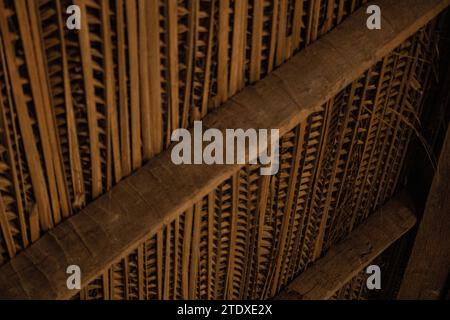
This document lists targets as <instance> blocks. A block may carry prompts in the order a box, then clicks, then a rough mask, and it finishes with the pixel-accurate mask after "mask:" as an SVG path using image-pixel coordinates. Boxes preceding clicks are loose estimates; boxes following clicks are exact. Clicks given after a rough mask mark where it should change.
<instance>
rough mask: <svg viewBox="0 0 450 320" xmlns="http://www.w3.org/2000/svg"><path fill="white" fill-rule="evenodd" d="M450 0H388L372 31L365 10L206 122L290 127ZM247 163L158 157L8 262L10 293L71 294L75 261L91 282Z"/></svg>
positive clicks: (4, 294) (2, 277)
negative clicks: (184, 162) (189, 162)
mask: <svg viewBox="0 0 450 320" xmlns="http://www.w3.org/2000/svg"><path fill="white" fill-rule="evenodd" d="M449 3H450V0H441V1H436V0H395V1H393V0H381V1H377V4H378V5H379V6H380V7H382V30H379V31H370V30H368V29H367V28H366V27H365V25H366V19H367V15H366V13H365V8H363V10H359V11H358V12H356V13H355V14H353V15H352V16H351V17H349V18H348V19H347V21H345V22H344V23H343V24H342V25H340V26H339V27H337V28H336V29H335V30H334V31H332V32H331V33H329V34H328V35H326V36H324V37H323V38H322V39H320V40H318V41H317V42H315V43H314V44H312V45H311V46H310V47H308V48H307V49H305V50H304V51H303V52H301V53H300V54H298V55H297V56H295V57H293V58H292V59H291V60H290V61H289V62H287V63H286V64H284V65H282V66H281V67H280V68H279V69H277V70H276V71H274V72H273V73H272V74H271V75H269V76H268V77H266V78H265V79H264V80H262V81H259V82H257V83H256V84H255V85H253V86H250V87H248V88H246V89H245V90H243V91H242V92H241V93H239V94H238V95H236V96H235V97H233V98H232V99H230V100H229V101H228V102H226V103H225V106H224V107H223V108H220V109H219V110H218V111H217V112H214V113H212V114H210V115H208V116H207V117H206V118H205V119H204V121H203V125H204V127H214V128H218V129H222V130H224V129H225V128H243V129H246V128H279V129H280V134H281V135H282V134H284V133H286V132H287V131H288V130H290V129H292V128H293V127H294V126H295V125H297V124H298V123H299V122H300V121H301V120H302V119H304V118H305V117H306V116H307V115H309V114H310V113H312V112H313V111H315V110H316V109H317V108H319V107H320V106H321V105H322V104H323V103H325V102H326V101H328V100H329V99H330V98H331V97H332V96H333V94H335V93H336V92H338V91H339V90H341V89H343V88H344V87H345V86H346V85H348V84H349V83H350V82H351V81H353V80H354V79H356V78H357V77H358V76H359V75H360V74H362V73H363V72H364V71H365V70H367V69H368V68H369V67H370V66H372V65H373V64H374V63H375V62H376V61H378V60H379V59H380V58H382V57H383V56H385V55H386V54H388V53H389V52H391V51H392V50H393V49H394V48H395V47H396V46H397V45H399V44H400V43H402V42H403V41H404V40H405V39H407V38H408V37H409V36H411V35H412V34H414V33H415V32H416V31H417V30H418V29H419V28H421V27H422V26H424V25H425V24H426V23H427V22H429V21H430V20H431V19H433V18H434V17H435V16H436V15H438V14H439V13H440V12H441V11H442V10H444V9H445V8H446V7H447V6H448V5H449ZM238 169H239V166H238V165H234V166H204V165H198V166H175V165H174V164H172V162H171V160H170V151H167V152H164V153H163V154H161V155H160V156H157V157H156V158H154V159H152V160H151V161H150V162H149V163H148V164H147V165H146V166H144V167H143V168H142V169H140V170H139V171H138V172H136V173H135V174H134V175H132V176H131V177H129V178H127V179H125V180H123V181H122V182H120V183H119V184H118V185H117V186H115V187H114V188H113V189H112V190H111V191H110V192H108V193H107V194H105V195H104V196H102V197H100V198H99V199H97V200H96V201H94V202H93V203H91V204H90V205H89V206H88V207H87V208H86V209H84V210H83V211H82V212H80V213H79V214H77V215H75V216H74V217H71V218H69V219H68V220H67V221H65V222H63V223H62V224H60V225H59V226H57V227H56V228H55V229H53V230H51V231H49V232H48V233H47V234H46V235H45V236H43V237H42V238H41V239H40V240H39V241H37V242H36V243H35V244H33V245H32V246H31V247H29V248H28V249H26V250H25V251H24V252H22V253H21V254H19V255H18V256H17V257H16V258H15V259H12V260H11V261H10V262H8V263H7V264H5V265H4V266H2V267H1V268H0V297H1V298H34V299H65V298H70V297H71V296H72V295H73V294H74V292H73V291H69V290H68V289H67V287H66V278H67V274H66V272H65V271H66V267H67V266H68V265H71V264H76V265H78V266H80V267H81V270H82V272H83V277H82V285H85V284H87V283H89V282H90V281H91V280H92V279H94V278H95V277H96V275H97V274H98V273H99V272H101V271H102V270H104V269H105V268H107V267H108V266H109V265H111V264H112V263H113V262H115V261H116V260H117V259H118V258H119V257H120V256H121V255H123V254H124V253H126V252H128V251H129V250H131V249H132V248H134V247H135V246H136V245H137V244H139V243H140V242H142V241H143V239H144V238H145V237H147V236H148V235H149V234H153V233H154V232H155V231H156V230H158V229H159V228H161V226H162V225H164V224H165V223H166V222H168V221H170V220H171V219H172V218H173V217H176V216H177V215H179V214H181V213H182V212H183V211H184V210H185V209H187V208H188V207H190V206H192V205H193V204H194V203H195V202H196V201H198V200H199V199H201V197H203V196H204V195H206V194H207V193H208V192H209V191H210V190H211V189H213V188H214V187H216V186H217V185H218V184H219V183H221V182H222V181H223V179H224V178H226V177H229V176H230V175H232V174H233V173H234V172H236V171H237V170H238Z"/></svg>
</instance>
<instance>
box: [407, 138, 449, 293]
mask: <svg viewBox="0 0 450 320" xmlns="http://www.w3.org/2000/svg"><path fill="white" fill-rule="evenodd" d="M449 194H450V130H447V135H446V138H445V141H444V144H443V147H442V151H441V156H440V159H439V163H438V167H437V171H436V173H435V175H434V178H433V183H432V185H431V189H430V193H429V195H428V200H427V203H426V206H425V212H424V215H423V217H422V220H421V222H420V225H419V229H418V232H417V236H416V239H415V242H414V246H413V249H412V252H411V256H410V258H409V262H408V265H407V267H406V271H405V275H404V278H403V282H402V285H401V287H400V291H399V294H398V298H399V299H429V300H430V299H440V298H444V297H445V295H446V292H445V290H446V287H445V286H446V281H448V277H449V276H450V241H449V239H448V237H449V235H450V197H449Z"/></svg>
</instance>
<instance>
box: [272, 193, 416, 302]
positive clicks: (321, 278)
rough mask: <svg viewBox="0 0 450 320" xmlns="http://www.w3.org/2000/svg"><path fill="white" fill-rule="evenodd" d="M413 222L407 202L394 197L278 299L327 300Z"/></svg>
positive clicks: (410, 226) (303, 274)
mask: <svg viewBox="0 0 450 320" xmlns="http://www.w3.org/2000/svg"><path fill="white" fill-rule="evenodd" d="M415 222H416V217H415V214H414V212H413V209H412V206H411V202H410V201H409V198H408V197H407V196H406V195H404V194H403V195H401V196H398V197H397V198H394V199H393V200H391V201H390V202H388V203H387V204H386V205H385V206H383V207H382V208H381V209H380V210H378V211H377V212H376V213H374V214H373V215H372V216H370V217H369V218H368V219H367V220H366V221H365V222H364V223H363V224H362V225H361V226H359V227H358V228H357V229H355V231H353V232H352V233H351V234H350V236H349V237H348V238H347V239H345V240H344V241H342V242H341V243H339V244H338V245H336V246H335V247H333V248H332V249H330V251H329V252H328V253H327V254H326V255H325V256H324V257H323V258H321V259H319V260H317V261H316V262H315V263H314V264H313V265H312V266H311V267H310V268H309V269H307V270H306V271H305V272H304V273H302V274H301V275H300V276H298V277H297V278H296V279H295V280H294V281H293V282H292V283H291V284H290V285H289V286H288V288H287V289H286V290H285V291H284V292H283V293H281V294H280V296H279V297H278V298H279V299H301V300H323V299H329V298H331V297H332V296H333V294H334V293H336V292H337V291H338V290H339V289H341V288H342V287H343V286H344V285H345V284H346V283H348V282H349V281H350V280H351V279H352V278H353V277H355V276H356V275H357V274H358V273H359V272H360V271H361V270H363V269H364V268H365V267H366V266H367V265H369V264H370V263H371V262H372V261H373V260H374V259H375V258H377V257H378V256H379V255H380V254H381V253H382V252H383V251H384V250H386V249H387V248H388V247H389V246H390V245H391V244H393V243H394V242H395V241H396V240H398V239H399V238H400V237H401V236H402V235H404V234H405V233H406V232H407V231H408V230H410V229H411V228H412V227H413V226H414V224H415Z"/></svg>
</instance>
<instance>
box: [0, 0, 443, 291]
mask: <svg viewBox="0 0 450 320" xmlns="http://www.w3.org/2000/svg"><path fill="white" fill-rule="evenodd" d="M411 1H412V0H398V1H392V0H381V1H379V5H380V6H381V7H382V8H383V20H382V21H383V28H382V30H378V31H376V32H373V31H370V30H368V29H367V28H366V24H365V23H366V19H367V14H366V11H365V9H366V7H367V4H366V3H367V1H362V0H360V1H358V0H274V1H272V0H270V1H269V0H248V1H237V0H212V1H209V0H208V1H206V0H205V1H203V0H167V1H166V0H164V1H163V0H160V1H141V0H74V1H67V0H35V1H26V0H16V1H10V0H0V109H1V113H0V227H1V228H0V297H28V298H52V299H53V298H59V299H61V298H71V297H75V298H81V299H180V298H183V299H187V298H189V299H195V298H199V299H265V298H271V297H274V296H276V295H277V294H279V293H280V292H281V291H282V289H283V288H285V287H286V286H287V285H288V284H289V283H290V282H291V281H292V280H293V279H294V278H295V277H296V276H297V275H299V274H302V273H303V272H304V271H305V270H306V269H307V268H309V267H310V265H311V264H312V263H314V262H315V261H316V260H318V259H320V258H321V257H323V255H324V254H326V253H327V252H328V251H329V250H330V249H332V248H335V247H336V244H337V243H338V242H340V241H342V240H343V239H345V238H346V237H347V236H348V235H349V234H350V233H351V232H352V231H353V230H354V229H355V228H357V227H358V226H360V225H362V224H364V223H366V222H367V219H368V217H369V216H370V215H371V214H372V213H373V212H375V211H376V210H379V209H380V208H383V205H384V204H385V203H386V202H387V201H389V200H390V199H392V197H393V196H394V195H395V194H396V193H397V191H398V190H399V188H400V187H401V186H402V183H401V182H402V179H404V177H405V173H404V163H405V157H406V154H407V150H408V148H409V145H410V141H411V139H412V137H413V136H414V135H415V134H417V130H418V129H417V127H418V125H417V123H416V121H417V122H418V119H420V118H421V114H422V111H423V109H424V107H425V102H426V98H427V96H428V89H429V88H431V87H433V86H436V85H437V81H436V79H435V78H436V77H434V72H435V68H436V65H437V64H438V62H439V61H440V59H441V57H440V55H439V46H440V43H441V41H442V39H441V38H440V36H439V35H440V34H441V31H440V30H441V29H440V26H441V24H440V19H439V18H438V17H437V16H438V15H439V14H440V13H441V12H442V11H443V10H444V9H445V8H446V7H447V6H448V5H449V2H450V1H448V0H442V1H421V2H420V3H415V6H414V7H411ZM71 4H75V5H77V6H79V7H80V9H81V13H82V14H81V29H80V30H69V29H67V28H66V19H67V17H68V14H67V13H66V8H67V7H68V6H69V5H71ZM400 12H401V14H400ZM400 17H401V18H400ZM336 27H337V28H336ZM199 119H203V120H204V123H205V126H206V127H212V128H218V129H220V130H225V129H226V128H263V127H265V128H279V129H280V134H281V136H282V138H281V140H280V171H279V172H278V173H277V174H276V175H273V176H263V175H261V174H259V169H260V167H259V165H245V166H243V165H232V166H218V165H217V166H207V165H199V166H176V165H174V164H173V163H172V162H171V161H170V147H171V139H170V137H171V133H172V132H173V131H174V130H175V129H177V128H190V127H191V126H192V124H193V122H194V121H195V120H199ZM402 208H403V207H402ZM394 217H395V216H394ZM413 220H414V221H415V219H412V218H411V219H410V222H411V223H409V224H408V226H407V228H405V229H402V230H401V232H400V231H399V232H397V233H395V232H394V233H393V234H391V235H390V238H389V239H390V240H389V241H385V242H382V245H380V247H382V248H383V251H384V249H386V248H387V247H388V246H390V245H392V244H393V243H394V242H395V241H397V239H399V238H400V236H402V235H403V234H404V233H405V232H406V231H408V230H409V229H411V227H412V226H413V222H412V221H413ZM376 243H379V242H376ZM379 256H380V252H377V254H375V253H373V254H372V255H371V260H373V259H376V258H379ZM70 264H75V265H79V266H80V267H81V268H82V270H83V274H84V278H83V281H82V284H83V288H82V289H81V290H79V292H78V291H77V292H72V291H70V290H67V287H66V277H67V274H66V272H65V271H66V266H67V265H70ZM359 267H361V266H359ZM317 268H319V267H317ZM357 271H360V270H357ZM349 274H351V275H352V278H351V279H350V278H349V279H347V278H345V279H346V281H344V282H343V281H340V282H339V286H340V287H336V288H335V289H336V290H335V292H327V298H331V297H335V298H336V297H347V296H348V297H350V298H351V297H353V298H358V297H360V296H362V293H361V292H362V290H360V289H361V281H360V280H361V275H360V273H358V272H355V270H353V269H352V270H350V271H349ZM352 281H353V282H355V283H356V285H357V286H358V288H359V289H358V290H360V291H358V292H359V293H358V294H356V296H355V295H354V294H350V293H348V292H349V291H348V290H347V289H348V288H350V289H349V290H350V291H352V289H351V288H352V283H353V282H352ZM341 282H342V283H341ZM345 282H347V285H349V286H346V283H345Z"/></svg>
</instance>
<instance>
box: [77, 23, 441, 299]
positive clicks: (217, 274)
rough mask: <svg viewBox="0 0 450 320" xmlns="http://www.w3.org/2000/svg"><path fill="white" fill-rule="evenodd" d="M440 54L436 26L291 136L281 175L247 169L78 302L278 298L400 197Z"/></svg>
mask: <svg viewBox="0 0 450 320" xmlns="http://www.w3.org/2000/svg"><path fill="white" fill-rule="evenodd" d="M435 44H436V33H435V22H431V23H430V24H428V25H427V26H426V27H424V28H423V29H421V30H419V31H418V32H417V33H416V34H415V35H414V36H412V37H411V38H409V39H408V40H407V41H405V42H404V43H402V44H401V45H399V46H398V47H397V48H396V49H395V50H394V51H392V52H391V53H390V54H388V55H387V56H385V57H384V58H383V59H381V60H380V61H378V62H377V63H376V64H375V65H373V66H372V67H371V68H370V69H369V70H367V71H366V72H364V73H363V74H361V75H360V77H359V78H358V79H355V81H353V82H352V83H351V84H349V85H348V86H347V87H346V88H345V89H344V90H342V91H341V92H338V93H336V95H334V97H333V98H332V99H331V100H329V101H328V102H327V103H326V104H324V105H323V106H322V107H321V108H320V110H319V111H318V112H314V113H311V114H309V116H308V117H307V118H306V119H305V120H304V121H303V122H301V123H299V124H298V125H297V126H296V127H295V128H293V129H292V130H291V131H290V132H288V133H287V134H285V135H284V136H283V137H282V139H281V151H280V152H281V155H280V170H279V172H278V174H276V175H274V176H260V175H259V170H258V169H259V167H258V166H257V165H247V166H245V167H243V168H242V169H241V170H240V171H238V172H237V173H236V174H234V175H232V176H230V177H229V178H228V179H226V180H225V181H223V182H222V183H221V184H220V185H218V186H217V188H216V189H214V190H211V192H210V193H209V194H208V195H206V196H205V197H204V198H203V199H202V200H201V201H199V202H198V203H196V204H195V205H194V206H193V207H191V208H190V209H189V210H187V211H186V212H184V213H183V214H181V215H180V216H177V217H176V218H175V219H174V220H173V221H171V222H170V223H168V224H166V225H165V226H164V227H163V228H161V229H159V230H157V232H156V233H155V234H151V235H149V237H148V238H147V240H146V241H145V242H144V243H141V244H140V245H139V246H137V247H136V248H135V249H134V250H132V251H131V252H129V253H127V254H126V255H124V256H123V257H122V258H121V259H119V260H118V261H116V263H114V264H112V265H111V266H110V267H109V268H107V269H106V270H104V271H103V272H102V273H101V274H99V276H98V278H97V279H95V280H94V281H92V282H91V283H90V284H89V285H88V286H86V287H85V288H84V289H82V290H81V292H80V293H79V294H78V295H77V296H76V297H75V298H81V299H138V298H140V299H181V298H184V299H187V298H189V299H196V298H198V299H265V298H270V297H274V296H275V295H277V294H278V293H279V292H280V290H281V289H282V288H283V287H284V286H285V285H286V284H287V283H289V281H291V280H292V279H293V278H294V277H295V276H296V275H298V274H299V273H301V272H302V271H304V270H305V269H306V268H307V267H308V266H309V265H310V264H311V263H312V262H314V261H315V260H316V259H318V258H319V257H320V256H321V255H322V254H323V253H324V252H326V251H327V249H328V248H330V247H331V246H332V245H333V244H335V243H336V242H338V241H339V240H341V239H342V238H343V237H345V236H346V235H348V234H349V233H350V232H351V231H352V230H353V229H354V228H355V227H356V226H357V225H359V224H360V223H362V222H363V221H364V220H365V219H366V218H367V217H368V215H370V214H371V212H373V211H374V209H376V208H378V207H379V206H380V205H382V204H384V203H385V202H386V201H387V199H389V198H390V197H391V196H392V195H393V193H394V192H395V190H396V185H397V181H398V177H399V174H400V171H401V167H402V163H403V159H404V156H405V152H406V148H407V146H408V142H409V140H410V138H411V135H412V134H413V133H414V127H415V123H416V119H417V117H418V116H419V115H420V112H421V109H422V105H423V98H424V93H425V92H426V90H427V88H428V87H429V85H430V82H431V81H432V79H433V77H432V75H433V63H434V61H435V60H436V58H437V52H436V50H435V48H436V45H435ZM360 280H361V279H359V282H358V279H355V280H354V281H355V284H357V283H359V284H360ZM345 288H347V289H348V288H349V287H345ZM345 288H343V290H347V289H345ZM350 288H351V286H350ZM358 288H359V287H358ZM352 290H353V289H352ZM355 294H356V293H352V294H348V293H345V292H344V291H342V292H340V293H337V297H341V298H342V297H346V296H349V297H354V296H355ZM356 295H357V296H358V297H359V296H360V294H359V293H358V294H356Z"/></svg>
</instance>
